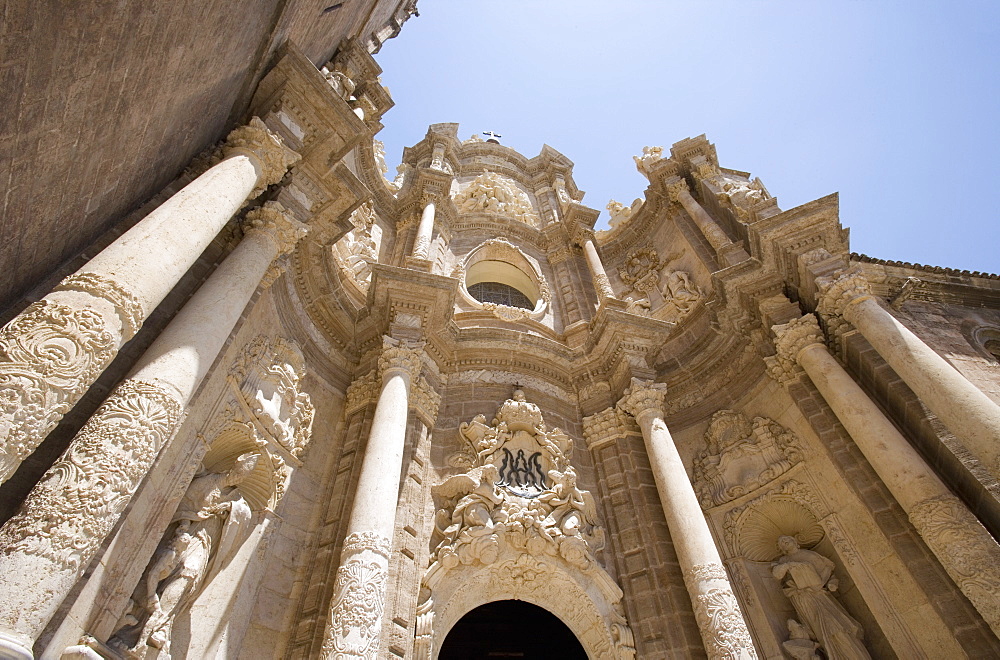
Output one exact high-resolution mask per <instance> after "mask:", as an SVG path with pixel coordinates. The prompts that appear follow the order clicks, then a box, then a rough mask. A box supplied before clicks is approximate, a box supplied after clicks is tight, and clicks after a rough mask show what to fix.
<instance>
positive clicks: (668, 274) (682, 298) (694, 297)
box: [660, 270, 704, 321]
mask: <svg viewBox="0 0 1000 660" xmlns="http://www.w3.org/2000/svg"><path fill="white" fill-rule="evenodd" d="M661 279H663V280H664V282H663V288H662V289H661V290H660V294H661V295H662V296H663V300H664V301H665V305H667V306H668V307H672V308H673V309H672V310H670V311H672V313H673V315H676V318H670V319H668V320H671V321H677V320H680V319H682V318H684V317H685V316H687V315H688V314H690V313H691V311H692V310H693V309H694V307H695V305H697V304H698V303H699V302H700V301H701V299H702V298H703V297H704V294H703V293H702V291H701V289H700V288H698V285H696V284H695V283H693V282H692V281H691V276H690V275H688V274H687V273H685V272H684V271H682V270H667V271H664V273H663V275H662V276H661Z"/></svg>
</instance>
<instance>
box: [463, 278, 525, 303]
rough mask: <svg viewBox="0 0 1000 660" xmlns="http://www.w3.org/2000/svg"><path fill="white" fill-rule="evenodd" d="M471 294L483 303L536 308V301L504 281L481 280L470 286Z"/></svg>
mask: <svg viewBox="0 0 1000 660" xmlns="http://www.w3.org/2000/svg"><path fill="white" fill-rule="evenodd" d="M469 295H470V296H472V297H473V298H475V299H476V300H478V301H479V302H481V303H495V304H497V305H507V306H508V307H520V308H522V309H534V308H535V303H533V302H531V300H530V299H529V298H528V296H526V295H524V294H523V293H521V292H520V291H518V290H517V289H515V288H514V287H512V286H511V285H509V284H503V283H502V282H479V283H478V284H473V285H471V286H470V287H469Z"/></svg>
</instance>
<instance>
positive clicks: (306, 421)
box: [230, 335, 316, 458]
mask: <svg viewBox="0 0 1000 660" xmlns="http://www.w3.org/2000/svg"><path fill="white" fill-rule="evenodd" d="M230 375H231V376H232V378H233V380H234V382H235V384H236V386H237V387H238V388H239V391H240V394H241V395H242V397H243V400H244V402H245V403H246V405H247V406H248V408H249V409H250V411H251V413H252V415H253V416H254V419H255V421H256V422H257V423H258V425H259V426H260V428H261V429H262V430H263V431H264V432H265V433H266V434H267V435H268V436H269V437H270V438H271V439H272V440H273V441H275V442H277V443H278V444H279V445H281V446H282V447H284V448H285V449H287V450H288V452H289V453H290V454H291V455H292V456H295V457H296V458H298V457H299V455H300V454H301V453H302V452H303V451H304V450H305V448H306V446H307V445H308V444H309V440H310V439H311V437H312V425H313V417H314V416H315V413H316V411H315V408H314V407H313V404H312V400H311V399H310V397H309V394H307V393H306V392H303V391H302V379H303V377H304V376H305V359H304V358H303V357H302V351H301V350H299V347H298V345H297V344H295V343H294V342H292V341H289V340H286V339H282V338H280V337H276V338H270V337H266V336H264V335H259V336H257V337H255V338H254V339H253V340H251V341H250V343H248V344H247V345H246V347H244V349H243V350H242V351H241V352H240V354H239V356H237V358H236V360H235V361H234V363H233V366H232V368H231V370H230Z"/></svg>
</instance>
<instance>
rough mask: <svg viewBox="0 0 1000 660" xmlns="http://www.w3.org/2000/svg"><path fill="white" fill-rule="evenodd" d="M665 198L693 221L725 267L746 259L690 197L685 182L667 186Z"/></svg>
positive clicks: (716, 223)
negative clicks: (681, 208) (676, 204)
mask: <svg viewBox="0 0 1000 660" xmlns="http://www.w3.org/2000/svg"><path fill="white" fill-rule="evenodd" d="M667 196H668V197H669V198H670V201H671V202H677V203H678V204H680V205H681V206H682V207H683V208H684V210H685V211H687V214H688V215H689V216H691V219H692V220H694V224H695V225H696V226H697V227H698V231H700V232H701V235H702V236H704V237H705V240H706V241H708V244H709V245H711V246H712V249H713V250H715V253H716V255H718V257H719V259H720V260H721V261H722V262H723V263H724V264H725V265H727V266H731V265H733V264H734V263H739V262H740V261H743V260H744V259H746V258H747V256H748V255H747V254H746V251H745V250H744V249H743V248H742V247H741V246H738V245H736V244H734V243H733V241H732V239H730V238H729V235H728V234H726V232H725V231H724V230H723V229H722V227H720V226H719V223H718V222H716V221H715V218H713V217H712V216H711V215H709V214H708V211H706V210H705V209H704V208H702V206H701V204H699V203H698V200H696V199H695V198H694V197H692V196H691V191H690V190H688V185H687V182H686V181H684V180H683V179H680V180H678V181H675V182H674V183H671V184H668V185H667Z"/></svg>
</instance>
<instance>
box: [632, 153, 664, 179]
mask: <svg viewBox="0 0 1000 660" xmlns="http://www.w3.org/2000/svg"><path fill="white" fill-rule="evenodd" d="M632 159H633V160H634V161H635V167H636V169H638V170H639V171H640V172H641V173H642V174H644V175H646V176H647V177H648V176H649V170H650V168H651V167H652V166H653V164H654V163H656V162H657V161H660V160H663V147H643V148H642V155H641V156H632Z"/></svg>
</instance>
